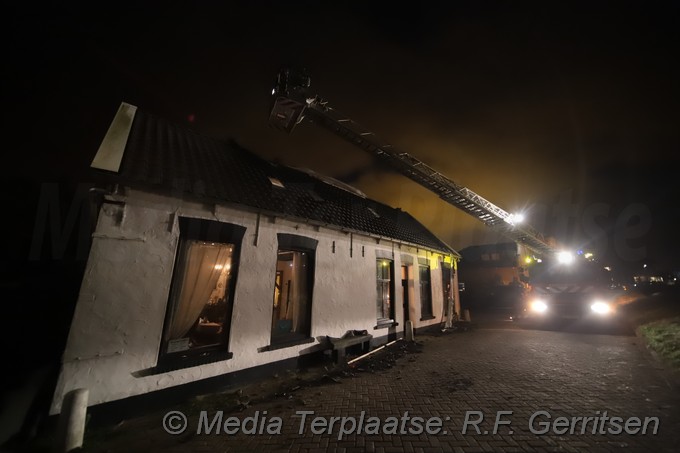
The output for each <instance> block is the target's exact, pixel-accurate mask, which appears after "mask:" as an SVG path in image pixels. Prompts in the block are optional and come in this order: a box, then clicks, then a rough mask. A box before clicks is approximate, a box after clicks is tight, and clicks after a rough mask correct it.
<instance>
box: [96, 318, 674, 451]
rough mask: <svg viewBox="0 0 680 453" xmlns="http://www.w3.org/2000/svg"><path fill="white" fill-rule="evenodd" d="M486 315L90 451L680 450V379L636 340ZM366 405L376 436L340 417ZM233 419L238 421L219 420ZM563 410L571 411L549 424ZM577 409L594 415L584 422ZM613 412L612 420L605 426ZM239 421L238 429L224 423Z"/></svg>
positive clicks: (154, 423)
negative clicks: (371, 358)
mask: <svg viewBox="0 0 680 453" xmlns="http://www.w3.org/2000/svg"><path fill="white" fill-rule="evenodd" d="M482 318H483V319H481V320H480V325H479V326H478V327H477V328H475V329H473V330H471V331H468V332H461V333H456V332H453V333H446V334H442V335H434V336H427V335H421V336H418V338H417V340H418V342H420V343H422V344H423V347H422V352H419V353H418V352H411V353H407V354H405V355H404V356H402V357H400V358H399V359H398V360H396V362H395V364H394V366H392V367H390V368H388V369H383V370H377V371H375V372H367V371H365V372H361V369H362V366H363V367H364V368H366V365H365V364H363V365H362V362H359V363H358V369H355V371H356V372H355V373H352V374H353V375H350V376H348V377H344V378H342V379H338V383H336V382H333V381H330V380H329V381H328V383H325V384H323V385H318V386H302V387H301V388H300V389H296V390H295V392H294V393H292V394H290V395H288V396H287V397H279V398H274V399H271V400H270V401H267V402H263V403H259V404H254V405H252V406H249V407H248V408H247V409H246V410H244V411H243V412H236V413H227V412H225V413H224V416H223V418H222V419H220V420H218V418H216V416H217V414H216V411H207V412H206V413H204V414H203V415H202V416H201V417H203V420H202V422H201V420H199V416H198V415H197V414H191V415H189V416H188V428H187V430H186V431H185V432H184V433H182V434H181V435H176V436H172V435H170V434H167V433H166V432H165V431H163V429H162V428H161V425H162V415H163V414H157V415H154V416H147V417H146V419H147V420H146V422H147V427H146V428H145V432H144V433H136V434H137V435H136V436H133V437H136V439H133V440H130V441H129V442H128V441H126V440H125V436H115V438H113V436H112V438H111V441H109V439H106V440H104V439H102V440H104V441H103V442H100V443H98V444H97V445H96V448H94V450H100V451H121V450H122V449H125V451H127V452H132V451H151V450H154V451H160V450H164V451H167V450H170V451H182V452H184V451H197V452H198V451H201V452H203V451H205V452H207V451H290V452H321V451H338V452H351V451H357V452H359V451H375V452H396V451H406V452H420V451H423V452H446V451H465V452H476V451H496V452H497V451H508V452H509V451H521V452H524V451H527V452H532V451H568V452H569V451H623V450H626V451H655V452H658V451H669V452H670V451H677V449H678V445H680V444H679V443H678V442H679V441H680V410H679V409H678V408H679V407H680V394H679V393H678V391H677V390H678V388H677V383H674V381H673V380H672V379H671V378H670V377H669V374H668V373H667V371H666V370H664V369H663V368H662V367H660V366H659V365H658V364H656V363H655V361H654V359H653V357H651V355H649V353H648V352H646V351H645V350H644V349H643V348H642V347H641V345H640V344H639V342H640V340H639V339H638V338H637V337H635V336H632V335H601V334H597V333H582V332H574V331H559V330H530V329H523V328H521V327H518V326H517V325H516V324H513V323H507V322H504V321H502V320H501V319H499V318H494V317H493V316H491V315H486V317H484V316H483V317H482ZM376 355H377V354H376ZM367 360H368V359H367ZM206 398H210V397H206ZM226 409H227V408H225V410H226ZM265 411H266V412H265ZM499 411H504V412H499ZM362 412H363V416H364V418H368V417H375V419H374V421H376V423H377V422H378V421H379V422H381V423H382V426H380V427H378V428H377V429H378V431H377V434H366V432H370V431H369V429H368V427H364V428H363V429H364V432H363V433H362V434H357V433H356V431H357V429H358V427H357V426H358V425H356V424H354V425H353V424H352V423H351V420H350V422H348V423H345V425H342V423H344V422H343V417H344V419H348V418H354V422H356V421H357V420H359V418H360V417H362ZM406 413H407V414H406ZM405 414H406V416H407V417H422V419H423V420H424V421H427V420H428V419H433V420H435V421H436V420H437V419H439V420H440V421H441V428H440V429H439V431H437V434H428V431H425V430H424V429H421V430H420V431H418V429H417V424H415V425H414V424H413V423H412V420H406V424H405V425H404V422H405V420H404V415H405ZM230 416H233V417H236V419H232V423H231V424H227V423H224V422H225V421H226V420H227V419H228V417H230ZM254 417H257V419H256V420H255V419H254ZM275 417H279V418H280V420H278V423H276V422H277V419H276V418H275ZM303 417H304V419H303ZM315 417H319V419H318V420H317V421H316V422H315V424H314V425H313V424H312V421H313V419H314V418H315ZM332 417H337V418H336V419H335V420H333V419H332ZM389 417H396V418H397V419H399V420H398V423H399V425H400V426H399V427H398V428H394V426H393V427H392V428H394V429H398V430H402V431H398V432H399V433H401V432H405V433H406V434H397V435H391V434H386V433H390V432H395V431H390V428H389V426H387V423H386V422H389ZM558 417H566V419H561V421H560V422H555V423H553V422H554V421H555V419H557V418H558ZM582 417H592V418H591V419H590V421H589V422H588V423H585V424H584V422H586V419H584V418H582ZM595 417H598V418H597V419H596V418H595ZM614 417H619V419H618V420H619V423H618V425H619V427H618V428H617V426H616V423H610V420H614ZM482 418H483V421H481V422H480V420H481V419H482ZM631 419H632V421H630V420H631ZM637 419H639V420H637ZM645 419H647V421H648V422H649V423H645ZM246 421H247V422H248V423H241V422H246ZM466 421H467V423H466ZM626 421H628V424H624V423H625V422H626ZM475 422H477V423H478V424H477V425H475V424H474V423H475ZM235 423H241V425H240V426H239V425H237V424H235ZM421 424H422V425H423V426H425V423H421ZM643 424H644V427H645V431H646V432H643V430H642V427H643ZM435 425H436V423H435V424H433V425H432V426H435ZM132 426H134V424H133V425H132ZM140 426H142V425H140ZM199 426H200V429H201V430H202V431H201V433H200V434H197V430H198V429H199ZM235 426H236V427H237V428H234V429H233V430H232V431H230V432H233V433H235V434H226V433H225V432H224V431H225V430H228V429H229V427H232V428H233V427H235ZM564 426H567V428H564ZM129 428H131V426H128V429H129ZM341 428H342V429H345V432H344V433H343V432H342V429H341ZM374 428H376V427H375V426H374ZM140 429H141V428H140ZM218 429H219V430H220V431H219V432H218ZM403 429H406V431H403ZM409 429H412V431H408V430H409ZM433 429H434V428H433ZM381 430H384V431H381ZM570 430H571V432H573V434H570ZM314 431H316V433H317V434H315V433H314ZM435 431H436V430H435ZM494 431H495V434H494ZM655 431H656V434H655V433H654V432H655ZM374 432H375V431H374ZM413 432H416V433H418V434H411V433H413ZM430 432H433V431H430ZM629 432H637V434H635V435H631V434H628V433H629ZM208 433H209V434H208ZM319 433H321V434H319ZM562 433H564V434H562ZM86 447H87V445H86Z"/></svg>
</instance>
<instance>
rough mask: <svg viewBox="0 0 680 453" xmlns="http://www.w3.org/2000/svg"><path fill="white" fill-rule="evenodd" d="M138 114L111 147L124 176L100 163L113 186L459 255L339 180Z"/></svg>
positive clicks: (396, 212)
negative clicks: (230, 205)
mask: <svg viewBox="0 0 680 453" xmlns="http://www.w3.org/2000/svg"><path fill="white" fill-rule="evenodd" d="M124 106H129V104H123V105H122V106H121V109H119V113H118V115H116V118H114V120H113V122H112V125H111V128H109V132H108V133H107V137H105V138H104V142H103V144H104V143H106V142H107V141H111V140H109V134H111V133H112V130H113V129H115V128H114V126H115V125H116V123H117V122H118V123H120V122H121V121H120V118H118V116H119V115H121V112H123V113H124V112H128V111H129V110H130V108H123V107H124ZM130 107H132V108H134V106H130ZM135 110H136V111H135V114H134V116H133V117H132V124H131V126H130V127H129V129H128V131H129V132H128V131H124V132H128V133H127V140H126V141H121V140H120V137H118V135H120V134H119V132H120V131H116V130H113V133H115V134H117V135H116V140H114V141H113V146H114V148H115V147H118V149H117V150H116V149H113V150H112V149H110V147H109V148H107V149H106V152H107V153H108V154H109V155H110V154H116V153H118V155H120V154H122V158H121V160H120V166H119V169H118V171H115V169H113V168H102V167H101V166H97V165H95V164H96V163H97V162H98V160H99V159H100V153H101V152H102V148H100V152H99V153H97V156H95V159H94V161H93V167H94V168H99V169H103V170H111V171H112V173H110V174H111V175H112V176H113V181H114V182H117V183H121V184H125V185H129V186H130V187H137V188H143V189H152V190H163V191H170V192H171V193H173V194H176V195H184V194H188V195H191V196H194V197H197V198H204V199H210V200H212V201H218V202H219V201H222V202H228V203H234V204H240V205H245V206H248V207H250V208H255V209H257V210H262V211H266V212H268V213H273V214H279V215H282V216H288V217H295V218H299V219H309V220H312V221H315V222H319V223H322V224H326V225H332V226H335V227H339V228H343V229H347V230H352V231H358V232H364V233H368V234H369V235H375V236H381V237H386V238H392V239H396V240H398V241H401V242H408V243H411V244H414V245H420V246H423V247H426V248H430V249H433V250H437V251H441V252H445V253H454V254H456V255H457V253H456V252H455V251H454V250H453V249H451V248H450V247H449V246H448V245H446V244H445V243H444V242H442V241H441V240H439V239H438V238H437V237H436V236H435V235H434V234H432V232H430V231H429V230H428V229H427V228H425V227H424V226H423V225H422V224H421V223H420V222H418V221H417V220H416V219H414V218H413V217H412V216H411V215H410V214H408V213H407V212H404V211H402V210H401V209H395V208H392V207H390V206H387V205H385V204H382V203H379V202H377V201H374V200H370V199H368V198H366V197H365V196H362V195H363V193H361V192H359V191H358V190H356V189H353V188H349V187H345V185H344V184H343V183H340V182H337V181H336V183H332V182H331V181H330V179H332V178H327V177H325V176H320V175H317V174H316V173H314V172H311V171H307V170H299V169H295V168H292V167H287V166H284V165H279V164H274V163H271V162H268V161H266V160H264V159H262V158H260V157H258V156H257V155H255V154H253V153H252V152H250V151H248V150H245V149H244V148H242V147H240V146H239V145H238V144H236V143H235V142H233V141H222V140H217V139H213V138H210V137H205V136H202V135H199V134H196V133H195V132H193V131H191V130H188V129H185V128H182V127H179V126H177V125H174V124H172V123H170V122H168V121H166V120H164V119H162V118H159V117H157V116H155V115H151V114H148V113H146V112H143V111H141V110H138V109H136V108H135ZM125 126H126V129H127V126H128V125H127V124H125ZM123 146H124V149H123ZM114 174H115V175H114ZM107 179H108V178H107ZM273 181H276V183H274V182H273ZM279 183H280V184H279ZM282 186H283V187H282Z"/></svg>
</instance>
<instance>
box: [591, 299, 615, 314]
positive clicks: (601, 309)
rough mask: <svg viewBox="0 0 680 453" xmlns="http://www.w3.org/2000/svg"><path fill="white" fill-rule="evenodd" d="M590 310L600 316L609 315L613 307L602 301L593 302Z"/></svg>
mask: <svg viewBox="0 0 680 453" xmlns="http://www.w3.org/2000/svg"><path fill="white" fill-rule="evenodd" d="M590 309H591V310H592V311H593V312H595V313H597V314H598V315H607V314H609V313H611V311H612V307H611V306H610V305H609V304H608V303H606V302H602V301H600V300H598V301H595V302H593V304H592V305H591V306H590Z"/></svg>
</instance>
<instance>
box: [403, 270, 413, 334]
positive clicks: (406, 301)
mask: <svg viewBox="0 0 680 453" xmlns="http://www.w3.org/2000/svg"><path fill="white" fill-rule="evenodd" d="M408 280H409V278H408V266H401V294H402V300H403V301H404V306H403V307H404V332H406V322H407V321H410V319H411V318H410V315H409V297H408Z"/></svg>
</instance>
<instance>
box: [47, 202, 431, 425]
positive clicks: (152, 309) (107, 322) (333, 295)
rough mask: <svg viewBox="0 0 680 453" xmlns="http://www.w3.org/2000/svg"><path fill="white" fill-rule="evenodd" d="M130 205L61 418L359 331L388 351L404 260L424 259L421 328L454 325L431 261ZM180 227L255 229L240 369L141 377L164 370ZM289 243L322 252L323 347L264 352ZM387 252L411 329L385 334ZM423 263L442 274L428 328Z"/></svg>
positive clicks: (90, 290) (343, 238)
mask: <svg viewBox="0 0 680 453" xmlns="http://www.w3.org/2000/svg"><path fill="white" fill-rule="evenodd" d="M120 201H122V202H123V204H110V203H105V204H104V205H103V206H102V209H101V212H100V216H99V220H98V224H97V228H96V232H95V233H94V235H93V241H92V248H91V252H90V256H89V258H88V262H87V267H86V271H85V274H84V278H83V282H82V285H81V290H80V295H79V298H78V302H77V305H76V309H75V313H74V316H73V321H72V324H71V330H70V333H69V338H68V341H67V345H66V349H65V352H64V355H63V366H62V370H61V373H60V377H59V381H58V384H57V389H56V392H55V395H54V399H53V403H52V408H51V413H58V412H59V411H60V408H61V402H62V399H63V396H64V395H65V394H66V393H67V392H68V391H70V390H73V389H77V388H87V389H89V395H90V400H89V404H90V405H95V404H100V403H104V402H109V401H114V400H118V399H122V398H126V397H130V396H134V395H139V394H143V393H147V392H152V391H157V390H161V389H164V388H168V387H172V386H176V385H180V384H184V383H189V382H192V381H197V380H201V379H206V378H210V377H213V376H218V375H221V374H225V373H230V372H234V371H238V370H243V369H246V368H250V367H254V366H257V365H263V364H266V363H270V362H276V361H280V360H284V359H288V358H293V357H298V356H299V355H300V354H301V353H304V352H309V351H310V350H311V349H312V348H313V346H315V344H316V345H318V343H319V341H320V340H322V339H324V338H325V336H326V335H329V336H334V337H339V336H342V335H343V334H344V333H345V332H346V331H347V330H364V329H365V330H367V331H368V332H369V333H370V334H372V335H373V336H374V337H376V338H377V337H382V336H385V340H386V335H387V334H388V332H389V333H396V334H397V335H398V336H402V334H403V331H404V321H403V308H402V307H403V301H402V290H401V279H400V269H401V267H400V266H401V255H402V254H407V255H411V256H412V259H413V265H412V266H410V269H409V276H410V278H411V279H412V281H410V282H409V289H410V297H409V300H410V301H411V303H410V307H409V308H410V319H411V320H412V321H413V323H414V326H415V327H416V328H417V327H423V326H426V325H430V324H434V323H439V322H441V321H442V319H441V314H442V310H443V300H442V298H443V296H442V282H441V269H440V267H439V262H438V259H437V255H435V254H433V253H431V252H429V251H426V250H424V249H416V248H412V247H407V246H404V245H401V246H400V245H399V244H394V243H392V242H390V241H385V240H380V241H378V240H376V239H374V238H370V237H366V236H362V235H359V234H351V235H350V234H349V233H344V232H341V231H337V230H333V229H330V228H325V227H315V226H313V225H309V224H306V223H304V222H295V221H291V220H284V219H281V218H274V217H269V216H264V215H262V216H261V218H260V224H259V231H258V229H257V228H256V225H257V214H256V213H253V212H248V211H243V210H239V209H235V208H232V207H224V206H217V207H215V206H206V205H204V204H200V203H195V202H190V201H186V200H181V199H177V198H170V197H165V196H160V195H155V194H150V193H144V192H138V191H128V192H127V194H126V196H125V197H123V198H122V199H121V200H120ZM179 216H186V217H195V218H204V219H210V220H218V221H223V222H227V223H233V224H237V225H241V226H244V227H246V232H245V236H244V238H243V243H242V245H241V256H240V262H239V268H238V275H237V280H236V287H235V295H234V307H233V315H232V319H231V330H230V334H229V348H228V349H229V351H230V352H232V353H233V358H231V359H229V360H225V361H220V362H216V363H210V364H205V365H201V366H195V367H191V368H184V369H179V370H175V371H170V372H164V373H161V374H156V375H150V376H145V377H135V376H134V375H133V373H136V372H139V371H141V370H146V369H149V368H153V367H154V366H156V365H157V359H158V354H159V348H160V345H161V337H162V332H163V323H164V319H165V312H166V307H167V303H168V296H169V291H170V284H171V280H172V273H173V266H174V262H175V251H176V247H177V243H178V238H179V226H178V223H177V218H178V217H179ZM277 233H289V234H296V235H300V236H305V237H310V238H313V239H316V240H317V241H318V246H317V250H316V262H315V281H314V286H313V300H312V319H311V325H312V327H311V336H312V337H314V338H316V343H315V344H302V345H297V346H290V347H286V348H282V349H276V350H272V351H266V352H258V349H261V348H263V347H265V346H267V345H269V344H270V339H271V322H272V301H273V294H274V281H275V272H276V259H277V249H278V243H277ZM256 240H257V245H255V241H256ZM333 241H335V253H333V252H332V247H333ZM350 243H351V244H352V256H350ZM362 247H363V256H362ZM376 250H381V251H383V252H382V253H384V252H389V253H393V256H394V269H395V282H394V288H395V293H396V294H395V300H394V303H395V315H396V322H397V323H399V325H398V326H397V327H392V328H390V329H387V328H382V329H374V327H375V325H376V281H375V278H376V277H375V275H376V273H375V266H376ZM418 256H421V257H427V258H428V259H429V260H430V262H431V268H432V273H431V274H432V275H431V286H432V305H433V307H432V309H433V314H434V315H435V318H434V319H431V320H424V321H420V318H421V316H420V300H419V299H420V298H419V290H418V281H417V279H418V272H417V265H418Z"/></svg>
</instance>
